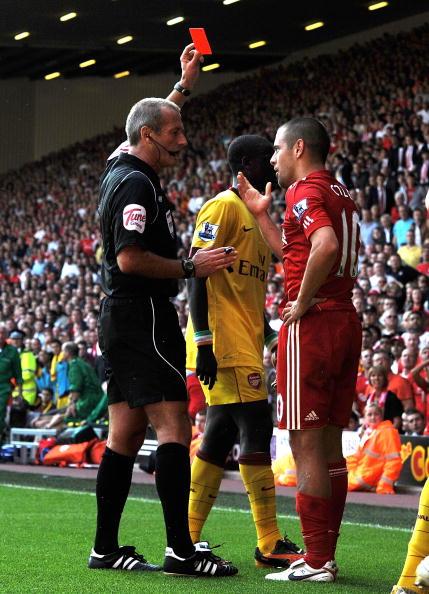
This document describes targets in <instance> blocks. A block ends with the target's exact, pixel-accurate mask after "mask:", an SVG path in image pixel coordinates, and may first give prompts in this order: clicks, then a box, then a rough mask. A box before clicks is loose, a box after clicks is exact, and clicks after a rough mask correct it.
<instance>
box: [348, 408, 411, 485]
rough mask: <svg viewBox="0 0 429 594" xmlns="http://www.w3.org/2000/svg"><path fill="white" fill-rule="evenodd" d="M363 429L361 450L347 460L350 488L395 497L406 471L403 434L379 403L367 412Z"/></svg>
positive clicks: (367, 409)
mask: <svg viewBox="0 0 429 594" xmlns="http://www.w3.org/2000/svg"><path fill="white" fill-rule="evenodd" d="M363 428H364V431H363V434H362V438H361V442H360V444H359V448H358V451H357V452H356V453H355V454H353V455H352V456H348V457H347V469H348V471H349V476H348V482H349V486H348V489H349V491H375V492H376V493H378V494H379V495H386V494H393V493H395V490H394V485H395V482H396V481H397V480H398V478H399V475H400V473H401V470H402V461H401V456H400V452H401V440H400V438H399V433H398V431H397V429H395V427H394V426H393V425H392V423H391V422H390V421H389V420H386V419H385V420H383V413H382V410H381V408H380V407H379V406H378V405H377V404H375V403H371V404H368V405H367V407H366V409H365V417H364V425H363Z"/></svg>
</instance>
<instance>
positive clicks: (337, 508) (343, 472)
mask: <svg viewBox="0 0 429 594" xmlns="http://www.w3.org/2000/svg"><path fill="white" fill-rule="evenodd" d="M328 468H329V478H330V479H331V491H332V495H331V504H330V511H329V545H330V548H331V556H330V560H333V559H335V549H336V547H337V540H338V537H339V535H340V533H339V532H340V526H341V520H342V518H343V513H344V506H345V504H346V498H347V464H346V461H345V459H344V458H342V459H341V460H340V461H339V462H333V463H331V464H328Z"/></svg>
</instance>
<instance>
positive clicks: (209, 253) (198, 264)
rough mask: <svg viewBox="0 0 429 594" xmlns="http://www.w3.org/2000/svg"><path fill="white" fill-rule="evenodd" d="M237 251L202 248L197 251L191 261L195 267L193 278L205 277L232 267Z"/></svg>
mask: <svg viewBox="0 0 429 594" xmlns="http://www.w3.org/2000/svg"><path fill="white" fill-rule="evenodd" d="M237 255H238V254H237V251H236V249H235V248H233V247H220V248H203V249H201V250H198V251H197V252H196V254H195V255H194V257H193V258H192V261H193V262H194V265H195V276H196V277H206V276H210V275H211V274H213V272H216V270H221V269H222V268H228V267H229V266H232V265H233V264H234V262H235V260H236V259H237Z"/></svg>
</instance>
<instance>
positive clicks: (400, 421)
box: [0, 26, 429, 434]
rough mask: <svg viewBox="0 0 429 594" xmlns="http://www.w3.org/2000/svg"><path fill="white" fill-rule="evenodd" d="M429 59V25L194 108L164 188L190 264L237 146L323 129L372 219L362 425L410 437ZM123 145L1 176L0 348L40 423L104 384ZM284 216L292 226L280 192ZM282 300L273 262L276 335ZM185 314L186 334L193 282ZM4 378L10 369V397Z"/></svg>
mask: <svg viewBox="0 0 429 594" xmlns="http://www.w3.org/2000/svg"><path fill="white" fill-rule="evenodd" d="M428 44H429V27H428V26H424V27H421V28H419V29H415V30H414V31H412V32H408V33H402V34H398V35H384V36H383V37H381V38H379V39H377V40H375V41H371V42H369V43H366V44H362V45H355V46H353V47H352V48H350V49H349V50H347V51H341V52H339V53H337V54H333V55H325V56H319V57H317V58H315V59H305V60H303V61H300V62H297V63H294V64H291V65H287V66H285V65H280V66H278V67H275V68H270V69H263V70H261V71H259V72H258V73H257V74H253V75H251V76H248V77H247V78H246V79H244V80H243V79H241V80H239V81H237V82H233V83H230V84H227V85H223V86H222V87H220V88H218V89H216V90H215V91H213V92H211V93H210V94H207V95H204V96H199V97H196V98H195V99H192V100H191V101H190V102H189V103H188V104H187V105H186V106H185V107H184V109H183V117H184V122H185V127H186V133H187V137H188V140H189V147H188V149H187V150H186V152H185V153H184V155H183V159H182V161H181V163H180V165H179V166H178V167H177V168H175V169H174V170H170V171H164V172H163V175H162V184H163V186H164V187H165V189H166V191H167V193H168V197H169V199H170V201H171V202H172V204H173V205H174V213H175V220H176V225H177V231H178V241H179V246H178V247H179V257H180V256H184V255H186V254H187V253H188V250H189V247H190V242H191V239H192V234H193V228H194V223H195V218H196V214H197V213H198V210H199V209H200V208H201V206H202V204H203V203H204V202H205V201H206V200H208V199H210V198H211V197H213V196H214V195H216V194H217V193H218V192H219V191H222V190H224V189H226V188H228V187H229V186H230V185H231V181H232V180H231V173H230V171H229V168H228V164H227V162H226V150H227V147H228V145H229V143H230V141H231V140H232V139H233V138H235V137H236V136H238V135H240V134H245V133H252V134H262V135H264V136H266V137H267V138H269V139H270V140H273V138H274V136H275V132H276V129H277V128H278V126H279V125H281V124H282V123H283V122H285V121H286V120H288V119H289V118H290V117H293V116H295V115H312V116H315V117H318V118H319V119H320V120H321V121H322V122H323V123H324V124H325V125H326V127H327V129H328V130H329V133H330V135H331V139H332V144H331V150H330V154H329V158H328V162H327V167H328V168H329V169H330V170H331V171H332V172H333V174H334V175H335V176H336V178H337V179H338V180H339V181H341V182H342V183H344V184H345V185H346V186H347V188H348V189H349V191H350V194H351V196H352V198H353V200H355V201H356V203H357V205H358V207H359V210H360V216H361V240H362V246H361V251H360V254H359V275H358V278H357V279H356V286H355V288H354V290H353V302H354V305H355V307H356V310H357V311H358V313H359V315H360V316H361V318H362V321H363V348H362V358H361V367H360V372H359V378H358V384H357V387H356V402H355V413H354V417H353V419H351V426H352V425H353V424H355V425H357V424H359V418H360V417H361V416H362V415H363V410H364V406H365V404H366V403H368V401H370V402H371V401H373V400H374V399H375V400H376V401H377V403H378V404H380V403H381V404H382V408H383V411H384V418H385V419H390V420H392V422H393V423H394V425H395V426H396V427H397V428H398V429H400V430H401V431H403V432H407V431H409V432H411V433H423V432H426V433H428V434H429V410H428V407H427V395H428V393H429V375H428V374H427V370H428V369H429V284H428V274H429V229H428V225H427V213H426V210H425V207H424V198H425V195H426V193H427V191H428V187H429V80H428V78H427V52H426V51H425V49H427V47H428ZM123 140H124V131H123V130H122V129H121V130H119V129H118V130H114V131H113V132H111V133H106V134H104V135H102V136H98V137H96V138H93V139H90V140H87V141H85V142H82V143H79V144H76V145H74V146H71V147H69V148H67V149H64V150H62V151H60V152H58V153H55V154H51V155H49V156H47V157H45V158H44V159H42V160H41V161H39V162H35V163H30V164H28V165H26V166H24V167H22V168H21V169H19V170H17V171H10V172H9V173H7V174H5V175H2V176H1V177H0V188H1V193H0V208H1V211H2V213H3V216H2V219H1V221H0V321H1V323H2V330H1V332H0V334H1V336H0V342H1V343H2V345H6V344H8V343H9V344H11V345H13V346H15V347H17V348H18V350H19V352H20V358H21V364H22V369H23V373H24V372H26V370H27V371H28V370H30V371H29V375H30V377H27V378H24V388H25V381H27V391H26V390H25V389H24V390H23V394H22V398H23V400H22V401H21V405H22V404H25V403H27V405H28V406H26V408H28V407H31V408H32V409H33V410H34V409H35V410H36V411H39V412H43V411H44V408H46V403H45V404H43V401H42V399H41V398H40V397H41V395H42V390H44V389H45V390H46V389H48V390H50V391H51V393H52V398H51V401H52V402H51V405H50V408H53V407H57V408H58V409H62V408H63V407H64V406H66V404H65V402H64V401H62V400H61V398H64V397H66V398H67V397H68V395H69V393H70V392H71V391H72V390H71V389H70V377H69V375H70V369H69V367H70V357H71V358H72V359H73V358H75V357H76V356H77V358H78V359H79V360H83V361H84V362H85V363H86V364H88V365H89V366H90V367H91V368H92V369H93V370H94V373H95V376H94V377H96V378H97V381H98V382H99V384H102V383H103V381H104V366H103V361H102V358H101V357H100V352H99V349H98V345H97V330H96V327H97V314H98V308H99V303H100V299H101V298H102V291H101V288H100V284H99V270H100V261H101V257H102V254H101V245H100V234H99V230H98V220H97V214H96V210H97V200H98V180H99V177H100V174H101V173H102V171H103V168H104V164H105V162H106V159H107V157H108V156H109V154H111V153H112V151H113V150H114V149H115V148H116V146H117V145H118V144H120V142H122V141H123ZM272 211H273V216H274V217H275V220H276V221H277V223H278V224H279V225H280V224H281V222H282V219H283V214H284V200H283V193H282V192H280V191H276V192H275V193H274V200H273V205H272ZM283 296H284V295H283V276H282V266H281V264H280V263H279V262H277V261H275V260H273V263H272V265H271V267H270V274H269V278H268V286H267V296H266V303H265V306H266V313H267V316H268V318H269V320H270V324H271V326H272V327H273V328H274V329H276V330H278V328H279V326H280V324H281V320H280V319H279V312H278V306H279V303H280V302H281V300H282V298H283ZM175 305H176V308H177V312H178V315H179V318H180V324H181V326H182V328H183V329H184V328H185V326H186V321H187V316H188V304H187V294H186V286H185V283H184V282H182V283H181V285H180V292H179V294H178V295H177V297H176V298H175ZM2 336H3V338H2ZM67 343H74V344H75V345H77V349H78V350H77V355H75V356H71V355H70V354H69V355H67V352H70V347H68V349H69V350H68V351H67V349H65V350H64V348H63V347H64V345H65V344H67ZM0 346H1V345H0ZM72 350H73V349H72ZM3 351H4V346H2V352H3ZM73 352H74V351H73ZM0 355H1V352H0ZM30 360H31V365H30V364H29V363H28V361H30ZM264 361H265V363H266V368H267V384H268V387H269V390H270V393H271V395H272V399H273V402H274V401H275V388H273V387H272V386H271V384H272V381H273V370H272V368H271V367H270V361H269V357H268V356H267V357H265V359H264ZM29 365H30V367H29ZM2 373H3V371H2V367H1V365H0V384H1V382H2V377H1V374H2ZM30 380H31V382H32V383H31V387H30V384H29V383H28V382H29V381H30ZM72 387H73V386H72ZM15 395H16V394H15ZM45 396H46V394H45ZM17 402H19V399H18V401H17ZM21 408H22V406H21ZM404 411H407V413H406V414H405V412H404ZM195 412H196V411H195ZM69 413H70V411H68V413H67V414H69ZM408 419H411V420H410V421H409V422H408ZM416 420H417V421H418V422H417V421H416ZM32 422H35V421H34V418H33V420H32Z"/></svg>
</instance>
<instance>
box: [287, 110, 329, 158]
mask: <svg viewBox="0 0 429 594" xmlns="http://www.w3.org/2000/svg"><path fill="white" fill-rule="evenodd" d="M282 128H283V138H284V140H285V142H286V146H287V148H289V149H291V148H292V147H293V146H294V144H295V142H296V141H297V140H298V139H299V138H302V140H303V141H304V142H305V146H306V147H307V149H308V150H309V152H310V153H311V154H312V155H313V156H314V157H315V158H317V159H319V160H320V161H321V162H322V163H324V162H325V161H326V158H327V156H328V153H329V147H330V145H331V141H330V139H329V134H328V131H327V130H326V128H325V126H324V125H323V124H322V122H319V120H316V118H308V117H307V118H306V117H296V118H292V119H291V120H289V122H287V123H286V124H284V125H283V126H282Z"/></svg>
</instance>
